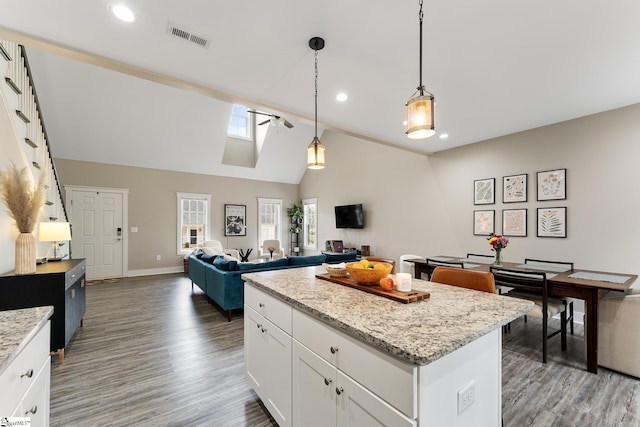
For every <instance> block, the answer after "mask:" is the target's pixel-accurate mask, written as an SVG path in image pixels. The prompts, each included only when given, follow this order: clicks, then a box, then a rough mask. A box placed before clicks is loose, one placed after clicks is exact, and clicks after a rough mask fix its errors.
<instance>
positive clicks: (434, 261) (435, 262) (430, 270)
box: [416, 258, 464, 280]
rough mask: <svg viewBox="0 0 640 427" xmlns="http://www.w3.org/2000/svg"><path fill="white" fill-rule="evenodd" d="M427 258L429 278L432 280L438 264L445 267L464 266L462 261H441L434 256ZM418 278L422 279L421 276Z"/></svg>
mask: <svg viewBox="0 0 640 427" xmlns="http://www.w3.org/2000/svg"><path fill="white" fill-rule="evenodd" d="M426 260H427V280H431V275H432V274H433V270H435V269H436V267H438V266H443V267H453V268H464V263H463V262H462V261H439V260H437V259H433V258H426ZM416 279H420V277H416Z"/></svg>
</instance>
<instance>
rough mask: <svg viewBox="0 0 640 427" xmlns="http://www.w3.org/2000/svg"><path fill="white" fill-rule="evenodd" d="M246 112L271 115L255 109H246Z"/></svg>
mask: <svg viewBox="0 0 640 427" xmlns="http://www.w3.org/2000/svg"><path fill="white" fill-rule="evenodd" d="M247 113H252V114H261V115H263V116H272V115H273V114H269V113H263V112H262V111H255V110H247Z"/></svg>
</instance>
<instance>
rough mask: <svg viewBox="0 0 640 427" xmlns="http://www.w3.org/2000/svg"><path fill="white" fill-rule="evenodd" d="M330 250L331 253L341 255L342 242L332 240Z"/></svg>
mask: <svg viewBox="0 0 640 427" xmlns="http://www.w3.org/2000/svg"><path fill="white" fill-rule="evenodd" d="M331 249H333V252H340V253H342V252H343V251H344V245H343V244H342V240H332V241H331Z"/></svg>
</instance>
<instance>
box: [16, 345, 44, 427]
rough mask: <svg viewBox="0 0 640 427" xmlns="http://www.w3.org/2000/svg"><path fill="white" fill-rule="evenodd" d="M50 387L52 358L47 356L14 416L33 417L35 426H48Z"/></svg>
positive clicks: (32, 420) (32, 422)
mask: <svg viewBox="0 0 640 427" xmlns="http://www.w3.org/2000/svg"><path fill="white" fill-rule="evenodd" d="M50 388H51V360H50V357H47V360H45V362H44V364H43V365H42V367H41V368H40V371H39V372H38V375H37V377H35V380H34V381H33V384H32V385H31V387H29V390H28V391H27V394H26V395H25V396H24V398H23V399H22V401H20V404H19V405H18V407H17V408H16V410H15V412H14V413H13V416H14V417H29V418H31V425H32V426H34V427H35V426H48V425H49V396H50Z"/></svg>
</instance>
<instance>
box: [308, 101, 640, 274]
mask: <svg viewBox="0 0 640 427" xmlns="http://www.w3.org/2000/svg"><path fill="white" fill-rule="evenodd" d="M639 119H640V105H633V106H630V107H626V108H622V109H618V110H613V111H609V112H605V113H601V114H597V115H593V116H589V117H584V118H580V119H576V120H572V121H568V122H563V123H559V124H555V125H551V126H547V127H543V128H539V129H534V130H530V131H526V132H522V133H518V134H514V135H508V136H504V137H500V138H496V139H493V140H489V141H484V142H481V143H477V144H473V145H470V146H466V147H461V148H458V149H453V150H448V151H444V152H440V153H436V154H434V155H431V156H429V157H425V156H421V155H418V154H414V153H409V152H405V151H401V150H397V149H393V148H389V147H386V146H383V145H380V144H375V143H372V142H369V141H365V140H362V139H358V138H354V137H349V136H344V135H340V134H337V133H332V132H328V131H327V132H325V134H324V137H323V140H322V142H323V143H324V144H325V145H326V146H327V167H326V168H325V169H324V170H321V171H307V173H306V174H305V176H304V178H303V180H302V182H301V186H300V195H301V198H308V197H318V203H319V218H320V224H319V239H320V242H321V243H324V241H325V240H327V239H342V240H344V241H345V243H353V244H355V245H358V246H359V245H362V244H370V245H371V247H372V252H373V254H375V255H380V256H386V257H392V258H395V259H398V258H399V256H400V255H402V254H404V253H415V254H419V255H436V254H452V255H465V254H466V253H467V252H477V253H492V252H490V250H489V246H488V244H487V241H486V238H485V237H483V236H474V235H473V228H472V225H473V222H472V219H473V211H474V209H478V207H477V206H474V205H473V181H474V180H475V179H482V178H492V177H493V178H496V187H498V189H497V194H496V200H497V203H496V204H495V205H490V206H487V205H485V206H483V207H482V209H496V218H497V220H496V223H497V230H496V231H498V232H500V231H501V213H502V209H503V208H505V207H506V208H516V207H519V208H527V209H528V213H529V215H528V236H527V237H513V238H511V243H510V245H509V247H508V248H507V249H505V250H504V251H503V257H504V259H505V261H516V262H517V261H522V260H523V259H524V258H525V257H531V258H536V257H537V258H543V259H558V260H572V261H574V262H575V263H576V266H577V267H579V268H587V269H596V270H608V271H615V272H622V273H633V274H638V273H640V267H639V266H638V265H639V264H638V263H637V262H635V261H636V259H637V257H638V255H639V254H640V225H639V223H638V221H637V220H636V217H637V212H638V211H639V210H640V191H639V190H638V188H637V187H636V185H637V179H636V177H637V175H638V172H637V169H638V168H637V164H638V159H640V144H639V141H640V120H639ZM428 143H429V140H424V141H416V144H428ZM555 168H566V169H567V200H561V201H554V202H537V201H536V193H535V173H536V172H537V171H543V170H549V169H555ZM519 173H528V174H529V193H528V202H526V203H512V204H508V205H503V204H502V203H501V201H502V190H501V182H502V177H503V176H506V175H513V174H519ZM348 203H363V204H364V206H365V211H366V221H367V224H366V228H365V229H364V230H361V231H349V232H344V231H338V230H336V229H335V224H334V214H333V207H334V206H335V205H338V204H348ZM544 206H547V207H551V206H566V207H567V208H568V219H567V226H568V229H567V234H568V236H567V238H566V239H558V238H538V237H536V219H535V218H536V208H537V207H544Z"/></svg>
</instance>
